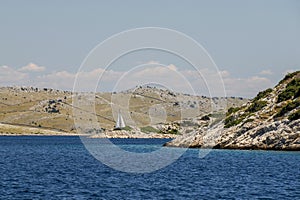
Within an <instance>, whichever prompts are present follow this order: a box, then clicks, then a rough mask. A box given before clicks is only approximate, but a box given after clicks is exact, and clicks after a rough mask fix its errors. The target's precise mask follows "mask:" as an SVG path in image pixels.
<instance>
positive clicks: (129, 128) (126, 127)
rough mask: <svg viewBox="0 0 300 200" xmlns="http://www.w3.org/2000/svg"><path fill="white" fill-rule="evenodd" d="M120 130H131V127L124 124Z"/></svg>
mask: <svg viewBox="0 0 300 200" xmlns="http://www.w3.org/2000/svg"><path fill="white" fill-rule="evenodd" d="M122 130H125V131H131V130H132V128H131V127H130V126H125V127H124V128H122Z"/></svg>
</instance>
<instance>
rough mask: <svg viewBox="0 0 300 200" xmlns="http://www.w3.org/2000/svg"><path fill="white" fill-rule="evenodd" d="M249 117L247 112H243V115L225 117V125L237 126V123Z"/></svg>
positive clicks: (227, 126) (226, 126)
mask: <svg viewBox="0 0 300 200" xmlns="http://www.w3.org/2000/svg"><path fill="white" fill-rule="evenodd" d="M246 117H247V114H243V115H241V116H238V117H236V116H232V115H230V116H228V117H226V118H225V124H224V127H225V128H229V127H231V126H235V125H238V124H240V123H241V122H242V121H243V120H244V119H245V118H246Z"/></svg>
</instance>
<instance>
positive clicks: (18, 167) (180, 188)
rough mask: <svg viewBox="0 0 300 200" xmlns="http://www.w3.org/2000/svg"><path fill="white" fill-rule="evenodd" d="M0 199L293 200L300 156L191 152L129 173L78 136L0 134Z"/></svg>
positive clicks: (143, 143) (299, 189) (131, 142)
mask: <svg viewBox="0 0 300 200" xmlns="http://www.w3.org/2000/svg"><path fill="white" fill-rule="evenodd" d="M94 140H96V139H94ZM100 140H101V139H100ZM111 141H112V142H113V143H114V144H116V145H118V146H119V147H120V148H122V149H124V150H126V149H127V150H130V151H136V152H139V153H142V152H143V149H145V152H146V151H149V149H150V151H155V150H158V149H160V148H168V147H162V145H163V144H164V143H165V142H167V141H168V140H166V139H112V140H111ZM128 147H129V148H128ZM174 151H176V148H174ZM125 162H126V161H125ZM154 164H155V163H154ZM0 199H5V200H8V199H47V200H48V199H293V200H295V199H300V152H286V151H258V150H252V151H251V150H211V151H210V152H209V153H208V154H207V155H206V156H204V157H202V158H200V157H199V150H198V149H188V150H187V151H186V152H185V153H184V154H183V155H182V156H181V157H180V158H179V159H177V160H176V161H175V162H173V163H172V164H170V165H168V166H166V167H164V168H161V169H158V170H156V171H153V172H150V173H127V172H122V171H118V170H115V169H113V168H110V167H109V166H106V165H105V164H102V163H101V162H100V161H99V160H97V159H96V158H95V157H93V156H92V155H91V154H90V153H89V151H88V150H87V149H86V148H85V146H84V145H83V143H82V141H81V139H80V137H76V136H74V137H73V136H1V137H0Z"/></svg>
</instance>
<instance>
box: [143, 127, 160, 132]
mask: <svg viewBox="0 0 300 200" xmlns="http://www.w3.org/2000/svg"><path fill="white" fill-rule="evenodd" d="M141 131H142V132H144V133H159V132H160V131H159V130H158V129H156V128H154V127H152V126H145V127H141Z"/></svg>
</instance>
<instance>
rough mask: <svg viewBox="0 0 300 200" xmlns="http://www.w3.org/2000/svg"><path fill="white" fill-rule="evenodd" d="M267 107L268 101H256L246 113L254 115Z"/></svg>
mask: <svg viewBox="0 0 300 200" xmlns="http://www.w3.org/2000/svg"><path fill="white" fill-rule="evenodd" d="M266 105H267V102H266V101H254V102H253V103H252V104H251V105H250V106H249V108H247V110H246V112H250V113H254V112H257V111H259V110H261V109H262V108H263V107H265V106H266Z"/></svg>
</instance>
